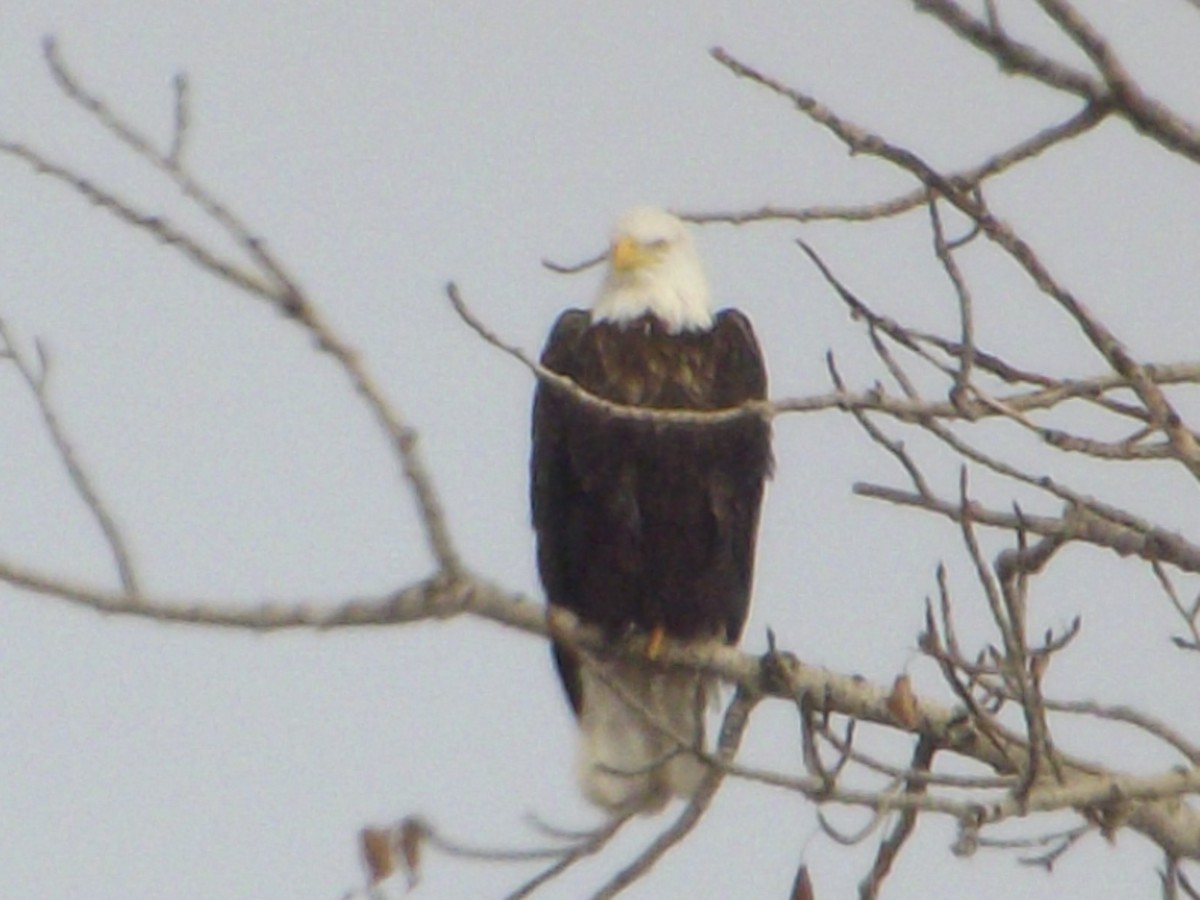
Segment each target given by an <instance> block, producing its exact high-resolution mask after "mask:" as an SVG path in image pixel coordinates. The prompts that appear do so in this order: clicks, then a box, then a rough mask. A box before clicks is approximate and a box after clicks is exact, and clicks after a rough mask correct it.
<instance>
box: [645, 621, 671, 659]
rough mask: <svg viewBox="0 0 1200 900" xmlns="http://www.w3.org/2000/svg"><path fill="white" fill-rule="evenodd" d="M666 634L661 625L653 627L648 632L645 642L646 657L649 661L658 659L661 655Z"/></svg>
mask: <svg viewBox="0 0 1200 900" xmlns="http://www.w3.org/2000/svg"><path fill="white" fill-rule="evenodd" d="M666 636H667V632H666V629H664V628H663V627H662V626H661V625H655V626H654V628H653V629H652V630H651V632H650V637H649V638H648V639H647V640H646V656H648V657H649V658H650V659H652V660H655V659H658V657H659V654H660V653H662V648H663V640H664V639H665V638H666Z"/></svg>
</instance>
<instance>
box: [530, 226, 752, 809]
mask: <svg viewBox="0 0 1200 900" xmlns="http://www.w3.org/2000/svg"><path fill="white" fill-rule="evenodd" d="M542 364H543V365H544V366H546V367H547V368H548V369H551V370H553V371H555V372H558V373H560V374H562V375H565V376H568V377H569V378H571V379H572V380H573V381H575V382H576V383H577V384H578V385H580V386H581V387H583V388H584V389H586V390H587V391H588V392H590V393H592V394H594V395H597V396H599V397H603V398H605V399H607V400H611V401H614V402H617V403H622V404H626V405H633V406H644V407H652V408H657V409H687V410H722V409H729V408H732V407H737V406H740V405H741V404H743V403H744V402H746V401H748V400H761V399H764V398H765V397H766V395H767V375H766V370H765V367H764V365H763V358H762V353H761V351H760V350H759V347H758V342H757V340H756V339H755V337H754V332H753V330H752V329H751V327H750V322H749V320H748V319H747V318H746V317H745V316H744V315H742V314H741V313H740V312H737V311H736V310H732V309H726V310H723V311H721V312H714V311H713V308H712V303H711V299H710V295H709V289H708V282H707V279H706V278H705V275H704V271H703V269H702V268H701V265H700V260H699V257H698V256H697V254H696V250H695V247H694V246H693V244H692V241H691V238H690V236H689V235H688V232H687V229H686V227H685V226H684V224H683V222H681V221H680V220H679V219H678V218H676V217H675V216H672V215H670V214H668V213H666V212H663V211H662V210H658V209H650V208H642V209H635V210H632V211H631V212H629V213H627V214H626V215H624V216H623V217H622V218H621V219H620V220H619V221H618V222H617V225H616V228H615V231H614V233H613V237H612V242H611V245H610V250H609V254H608V262H607V272H606V274H605V278H604V282H603V285H602V286H601V288H600V293H599V296H598V297H597V299H596V302H595V304H594V305H593V307H592V309H591V311H590V312H589V311H585V310H578V309H572V310H568V311H566V312H564V313H563V314H562V315H561V316H560V317H559V319H558V321H557V322H556V323H555V325H554V329H553V331H552V332H551V335H550V338H549V340H548V341H547V343H546V347H545V350H544V352H543V354H542ZM771 465H772V461H771V448H770V427H769V425H768V424H767V423H766V421H764V420H763V419H760V418H757V417H739V418H737V419H734V420H731V421H727V422H723V423H720V424H716V425H697V424H694V423H692V424H689V423H666V422H662V421H658V422H656V421H649V420H642V421H638V420H633V419H630V418H621V417H619V416H614V415H611V414H609V413H607V412H606V411H604V410H602V409H599V408H597V407H594V406H587V405H585V404H583V403H581V402H580V401H579V400H577V399H574V398H572V397H571V396H570V395H569V394H568V393H567V392H566V391H563V390H562V389H561V388H557V387H555V386H554V385H550V384H546V383H539V385H538V388H537V393H536V396H535V400H534V408H533V454H532V460H531V476H532V477H531V495H532V496H531V500H532V507H533V523H534V528H535V531H536V534H537V560H538V569H539V574H540V575H541V580H542V584H543V586H544V588H545V590H546V595H547V599H548V601H549V602H550V604H551V605H553V606H559V607H564V608H566V609H568V610H570V611H572V612H573V613H575V614H576V615H577V616H578V617H579V618H580V619H581V620H583V621H584V622H588V623H591V624H593V625H596V626H598V627H600V628H602V629H603V630H604V632H605V633H606V634H607V635H608V636H609V637H610V638H611V639H613V640H616V639H619V638H621V637H623V636H625V635H627V634H629V633H631V632H633V633H645V634H646V635H648V636H649V640H650V643H649V646H650V647H651V648H653V647H654V646H656V644H657V642H659V641H661V638H662V637H663V636H664V635H665V636H669V637H671V638H675V639H678V640H686V641H691V640H697V641H699V640H718V641H722V642H726V643H730V644H733V643H736V642H737V640H738V638H739V637H740V636H741V633H742V627H743V625H744V624H745V621H746V615H747V613H748V611H749V604H750V587H751V580H752V576H753V572H754V545H755V536H756V532H757V530H758V517H759V507H760V505H761V502H762V496H763V486H764V482H765V480H766V478H768V477H769V475H770V471H771ZM651 652H653V650H652V651H651ZM553 653H554V661H555V663H556V666H557V668H558V674H559V676H560V678H561V679H562V683H563V686H564V688H565V690H566V694H567V698H568V700H569V701H570V704H571V709H572V710H573V711H574V713H575V716H576V717H577V719H578V722H579V726H580V731H581V740H580V750H579V757H578V776H579V781H580V785H581V787H582V789H583V793H584V795H585V796H586V797H587V798H588V799H589V800H591V801H592V802H593V803H595V804H597V805H599V806H601V807H604V808H606V809H608V810H612V811H614V812H623V811H630V810H640V811H645V812H649V811H653V810H656V809H659V808H661V807H662V805H663V804H664V803H665V802H666V801H667V800H668V799H669V798H670V797H671V796H672V795H674V796H683V797H687V796H690V795H691V794H692V793H694V791H695V789H696V787H697V786H698V784H699V781H700V778H701V776H702V775H703V771H704V770H703V766H702V764H701V763H700V762H699V761H698V760H697V759H696V758H695V757H694V756H692V755H690V754H688V753H686V752H682V753H681V752H678V751H679V745H680V743H681V742H683V743H685V744H687V745H689V746H693V747H700V746H702V745H703V741H704V718H705V714H706V712H707V710H708V708H709V705H710V701H711V700H714V699H715V697H714V695H713V691H714V690H715V686H714V685H712V684H710V683H708V680H707V679H704V678H701V677H699V676H697V675H696V674H695V673H693V672H686V671H673V670H665V669H661V668H655V667H651V666H647V665H644V664H643V663H641V662H638V661H630V660H626V661H620V660H606V661H603V662H597V663H595V666H593V664H592V663H589V664H587V665H585V664H584V662H583V661H582V660H581V659H580V658H579V657H578V655H577V654H576V653H575V652H573V651H572V650H571V649H570V648H568V647H566V646H565V645H563V644H561V643H560V644H556V645H555V646H554V648H553ZM597 669H599V670H597ZM651 719H652V720H653V721H654V722H655V723H656V724H651V722H650V720H651Z"/></svg>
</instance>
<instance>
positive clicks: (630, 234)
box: [592, 206, 713, 334]
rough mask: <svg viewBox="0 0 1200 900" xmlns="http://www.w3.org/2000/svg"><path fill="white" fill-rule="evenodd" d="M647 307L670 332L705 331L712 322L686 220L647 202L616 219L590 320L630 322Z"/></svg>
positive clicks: (710, 301) (706, 285) (708, 302)
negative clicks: (601, 281) (598, 293)
mask: <svg viewBox="0 0 1200 900" xmlns="http://www.w3.org/2000/svg"><path fill="white" fill-rule="evenodd" d="M646 313H652V314H654V315H655V316H657V317H658V318H659V319H661V320H662V321H663V323H664V324H665V325H666V326H667V330H668V331H670V332H671V333H673V334H677V333H679V332H681V331H705V330H707V329H709V328H711V327H712V324H713V312H712V297H711V295H710V294H709V290H708V279H707V278H705V277H704V269H703V267H702V266H701V265H700V257H699V256H697V255H696V247H695V245H693V244H692V238H691V235H689V234H688V231H687V226H685V225H684V224H683V222H682V221H680V220H679V219H678V218H676V217H675V216H673V215H671V214H670V213H669V212H665V211H663V210H661V209H656V208H654V207H650V206H644V207H638V208H637V209H631V210H630V211H629V212H627V213H625V214H624V215H623V216H621V218H620V219H618V220H617V225H616V227H615V228H614V229H613V235H612V243H611V244H610V247H609V253H608V271H607V272H606V273H605V276H604V283H603V284H602V285H601V286H600V295H599V296H598V297H597V298H596V303H595V305H594V306H593V307H592V320H593V321H595V322H616V323H622V322H630V321H633V320H634V319H637V318H640V317H641V316H644V315H645V314H646Z"/></svg>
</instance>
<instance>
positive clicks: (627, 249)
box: [608, 237, 658, 272]
mask: <svg viewBox="0 0 1200 900" xmlns="http://www.w3.org/2000/svg"><path fill="white" fill-rule="evenodd" d="M608 258H609V260H610V261H611V262H612V267H613V268H614V269H616V270H617V271H618V272H628V271H631V270H633V269H640V268H641V267H642V266H645V265H647V264H649V263H652V262H654V260H655V259H657V258H658V253H657V252H656V251H655V248H653V247H646V246H645V245H643V244H639V243H638V242H637V241H635V240H634V239H633V238H629V237H621V238H617V239H616V240H615V241H613V245H612V247H611V249H610V250H609V252H608Z"/></svg>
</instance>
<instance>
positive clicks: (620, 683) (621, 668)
mask: <svg viewBox="0 0 1200 900" xmlns="http://www.w3.org/2000/svg"><path fill="white" fill-rule="evenodd" d="M580 674H581V676H582V686H583V704H582V706H583V709H582V712H581V713H580V717H579V725H580V730H581V738H580V745H579V762H578V767H579V771H578V775H579V783H580V786H581V787H582V789H583V793H584V795H585V796H586V797H587V798H588V799H589V800H590V801H591V802H593V803H595V804H596V805H597V806H602V807H604V808H606V809H609V810H612V811H614V812H625V811H630V810H634V809H638V810H642V811H644V812H653V811H655V810H658V809H661V808H662V806H663V805H664V804H665V803H666V802H667V800H669V799H670V798H671V797H672V796H675V797H690V796H692V795H693V794H694V793H695V792H696V789H697V788H698V787H699V785H700V780H701V779H702V778H703V777H704V772H705V765H704V763H703V762H701V761H700V760H699V759H697V758H696V757H695V756H693V755H692V754H691V753H688V752H687V751H686V750H683V749H681V747H680V745H681V744H682V745H684V746H686V747H695V748H700V747H702V746H703V744H704V717H705V714H706V712H707V710H708V706H709V699H710V697H711V698H713V699H714V700H715V695H716V692H715V685H713V684H711V683H710V679H707V678H704V677H703V676H701V675H698V674H696V673H695V672H687V671H682V670H674V671H671V670H665V671H664V670H661V669H652V668H649V667H647V666H645V665H641V664H638V663H637V662H633V661H628V660H615V661H611V662H606V663H601V664H599V670H598V671H594V670H593V669H592V668H591V667H590V666H588V665H584V666H583V667H582V669H581V671H580ZM652 722H653V723H654V724H651V723H652Z"/></svg>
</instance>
